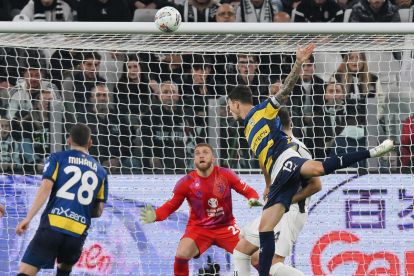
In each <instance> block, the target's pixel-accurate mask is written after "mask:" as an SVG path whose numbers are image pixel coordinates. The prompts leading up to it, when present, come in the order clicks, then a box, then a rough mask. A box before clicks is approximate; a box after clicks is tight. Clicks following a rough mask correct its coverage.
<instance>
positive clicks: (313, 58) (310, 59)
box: [295, 54, 315, 64]
mask: <svg viewBox="0 0 414 276" xmlns="http://www.w3.org/2000/svg"><path fill="white" fill-rule="evenodd" d="M295 60H296V56H295ZM308 61H309V62H308ZM306 63H312V64H313V63H315V56H314V55H313V54H312V55H310V56H309V58H308V59H307V60H306Z"/></svg>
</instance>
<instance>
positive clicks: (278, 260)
mask: <svg viewBox="0 0 414 276" xmlns="http://www.w3.org/2000/svg"><path fill="white" fill-rule="evenodd" d="M284 262H285V257H282V256H279V255H274V256H273V260H272V265H273V264H277V263H284Z"/></svg>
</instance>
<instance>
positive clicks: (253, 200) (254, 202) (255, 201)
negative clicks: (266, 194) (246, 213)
mask: <svg viewBox="0 0 414 276" xmlns="http://www.w3.org/2000/svg"><path fill="white" fill-rule="evenodd" d="M247 204H248V205H249V208H252V207H256V206H262V203H260V201H259V200H258V199H257V198H251V199H249V200H248V201H247Z"/></svg>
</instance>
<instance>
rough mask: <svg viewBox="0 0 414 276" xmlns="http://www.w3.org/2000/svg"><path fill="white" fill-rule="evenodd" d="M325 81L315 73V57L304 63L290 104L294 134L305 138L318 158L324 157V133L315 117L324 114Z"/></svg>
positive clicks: (302, 138) (305, 141) (306, 143)
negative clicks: (317, 124)
mask: <svg viewBox="0 0 414 276" xmlns="http://www.w3.org/2000/svg"><path fill="white" fill-rule="evenodd" d="M324 86H325V82H324V81H323V80H322V79H321V78H320V77H318V76H317V75H315V58H314V56H313V55H312V56H310V58H309V59H308V60H307V61H306V62H305V63H304V64H303V65H302V72H301V74H300V78H299V80H298V83H297V84H296V86H295V87H294V89H293V92H292V95H291V96H290V99H289V102H288V106H290V109H291V113H292V125H293V128H292V131H293V135H294V136H295V137H296V138H298V139H301V140H303V142H304V143H305V145H306V146H307V147H308V148H309V150H310V151H311V152H312V155H313V156H314V157H315V158H316V159H319V158H324V157H325V156H324V141H323V137H324V133H323V131H321V129H320V128H319V127H317V126H316V124H315V123H316V122H315V119H316V118H317V117H318V116H322V114H323V103H324V102H323V95H324Z"/></svg>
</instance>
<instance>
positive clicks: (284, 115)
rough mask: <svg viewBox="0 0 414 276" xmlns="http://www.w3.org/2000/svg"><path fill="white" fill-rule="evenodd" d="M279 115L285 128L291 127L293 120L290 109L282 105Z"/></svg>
mask: <svg viewBox="0 0 414 276" xmlns="http://www.w3.org/2000/svg"><path fill="white" fill-rule="evenodd" d="M277 115H278V116H279V118H280V123H281V124H282V127H283V128H284V129H289V128H290V127H291V124H292V121H291V119H290V115H289V110H288V109H287V108H286V107H281V108H280V109H279V112H278V113H277Z"/></svg>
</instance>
